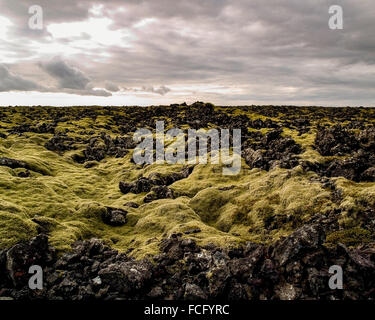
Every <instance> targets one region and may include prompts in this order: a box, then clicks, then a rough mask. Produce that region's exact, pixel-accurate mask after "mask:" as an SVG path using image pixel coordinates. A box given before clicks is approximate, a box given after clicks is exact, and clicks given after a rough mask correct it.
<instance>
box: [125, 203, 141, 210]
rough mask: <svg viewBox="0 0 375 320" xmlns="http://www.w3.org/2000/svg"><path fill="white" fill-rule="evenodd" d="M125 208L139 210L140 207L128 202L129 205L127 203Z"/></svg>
mask: <svg viewBox="0 0 375 320" xmlns="http://www.w3.org/2000/svg"><path fill="white" fill-rule="evenodd" d="M125 206H126V207H130V208H135V209H136V208H139V205H138V204H137V203H135V202H127V203H125Z"/></svg>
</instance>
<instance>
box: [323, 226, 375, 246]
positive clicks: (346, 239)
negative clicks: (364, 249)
mask: <svg viewBox="0 0 375 320" xmlns="http://www.w3.org/2000/svg"><path fill="white" fill-rule="evenodd" d="M371 240H373V236H372V235H371V232H370V231H368V230H365V229H362V228H358V227H355V228H352V229H348V230H342V231H336V232H333V233H331V234H329V235H327V238H326V245H327V246H332V245H336V244H338V243H343V244H345V245H347V246H355V245H358V244H361V243H366V242H370V241H371Z"/></svg>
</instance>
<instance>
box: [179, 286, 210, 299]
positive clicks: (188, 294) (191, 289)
mask: <svg viewBox="0 0 375 320" xmlns="http://www.w3.org/2000/svg"><path fill="white" fill-rule="evenodd" d="M184 299H185V300H207V295H206V294H205V293H204V292H203V290H202V289H201V288H200V287H198V286H197V285H196V284H192V283H187V284H186V285H185V293H184Z"/></svg>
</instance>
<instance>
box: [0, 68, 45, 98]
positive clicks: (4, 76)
mask: <svg viewBox="0 0 375 320" xmlns="http://www.w3.org/2000/svg"><path fill="white" fill-rule="evenodd" d="M40 89H42V87H41V86H39V85H38V84H37V83H35V82H33V81H30V80H27V79H23V78H22V77H20V76H18V75H15V74H13V73H11V72H10V71H9V70H8V68H7V67H6V66H3V65H0V92H6V91H32V90H40Z"/></svg>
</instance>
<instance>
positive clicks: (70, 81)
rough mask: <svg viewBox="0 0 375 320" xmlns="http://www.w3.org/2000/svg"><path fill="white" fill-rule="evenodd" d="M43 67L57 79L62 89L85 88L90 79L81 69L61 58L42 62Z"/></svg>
mask: <svg viewBox="0 0 375 320" xmlns="http://www.w3.org/2000/svg"><path fill="white" fill-rule="evenodd" d="M40 66H41V67H42V69H43V70H44V71H46V72H47V73H48V74H49V75H50V76H52V77H53V78H55V79H57V80H58V82H59V86H60V88H62V89H76V90H84V89H86V87H87V85H88V84H89V83H90V79H89V78H88V77H87V76H86V75H85V74H84V73H83V72H82V71H80V70H78V69H76V68H73V67H71V66H69V65H68V64H66V63H65V62H64V61H62V60H60V59H53V60H52V61H50V62H47V63H42V64H40Z"/></svg>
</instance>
